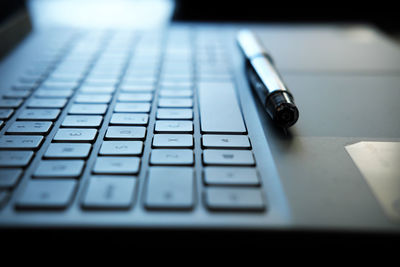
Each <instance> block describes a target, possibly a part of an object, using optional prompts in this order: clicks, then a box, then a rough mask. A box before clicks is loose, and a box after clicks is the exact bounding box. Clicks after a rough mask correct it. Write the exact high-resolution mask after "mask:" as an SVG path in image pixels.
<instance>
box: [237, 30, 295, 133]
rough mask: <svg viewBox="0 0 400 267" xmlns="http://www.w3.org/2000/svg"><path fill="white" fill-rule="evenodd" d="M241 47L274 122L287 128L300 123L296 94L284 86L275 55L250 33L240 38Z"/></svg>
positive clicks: (249, 73)
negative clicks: (274, 60) (274, 62)
mask: <svg viewBox="0 0 400 267" xmlns="http://www.w3.org/2000/svg"><path fill="white" fill-rule="evenodd" d="M237 41H238V43H239V46H240V48H241V50H242V52H243V54H244V56H245V57H246V68H247V74H248V78H249V80H250V83H251V85H252V87H253V88H254V89H255V91H256V94H257V96H258V97H259V99H260V100H261V102H262V104H263V106H264V108H265V110H266V111H267V113H268V114H269V115H270V116H271V118H272V120H273V121H274V122H275V123H276V124H277V125H279V126H281V127H283V128H288V127H290V126H292V125H293V124H295V123H296V121H297V119H298V118H299V111H298V109H297V107H296V105H295V103H294V98H293V95H292V94H291V93H290V91H289V90H288V88H287V87H286V85H285V84H284V83H283V81H282V79H281V77H280V75H279V74H278V71H277V70H276V68H275V66H274V64H273V62H272V58H271V56H270V55H269V54H268V53H267V52H266V51H265V50H264V48H263V47H262V45H261V44H260V42H259V41H258V40H257V38H256V37H255V35H254V34H253V33H252V32H251V31H250V30H241V31H240V32H239V33H238V35H237Z"/></svg>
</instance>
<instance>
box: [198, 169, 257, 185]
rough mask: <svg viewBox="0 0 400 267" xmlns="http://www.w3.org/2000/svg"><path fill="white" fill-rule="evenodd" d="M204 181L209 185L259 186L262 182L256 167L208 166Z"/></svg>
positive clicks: (205, 170)
mask: <svg viewBox="0 0 400 267" xmlns="http://www.w3.org/2000/svg"><path fill="white" fill-rule="evenodd" d="M204 183H205V184H207V185H227V186H257V185H259V184H260V181H259V179H258V175H257V171H256V169H255V168H242V167H206V168H204Z"/></svg>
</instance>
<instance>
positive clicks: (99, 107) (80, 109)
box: [68, 104, 108, 115]
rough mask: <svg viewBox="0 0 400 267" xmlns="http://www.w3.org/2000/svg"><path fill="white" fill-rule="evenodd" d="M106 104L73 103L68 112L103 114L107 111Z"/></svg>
mask: <svg viewBox="0 0 400 267" xmlns="http://www.w3.org/2000/svg"><path fill="white" fill-rule="evenodd" d="M107 107H108V105H107V104H73V105H72V106H71V108H70V109H69V111H68V114H82V115H85V114H88V115H103V114H105V113H106V111H107Z"/></svg>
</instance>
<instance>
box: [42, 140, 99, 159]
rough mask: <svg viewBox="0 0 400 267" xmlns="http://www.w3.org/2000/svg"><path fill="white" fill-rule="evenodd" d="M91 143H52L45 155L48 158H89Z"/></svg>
mask: <svg viewBox="0 0 400 267" xmlns="http://www.w3.org/2000/svg"><path fill="white" fill-rule="evenodd" d="M91 147H92V146H91V145H90V144H68V143H53V144H50V146H49V147H48V149H47V151H46V153H45V154H44V157H46V158H87V157H88V156H89V152H90V148H91Z"/></svg>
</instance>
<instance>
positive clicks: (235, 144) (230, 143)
mask: <svg viewBox="0 0 400 267" xmlns="http://www.w3.org/2000/svg"><path fill="white" fill-rule="evenodd" d="M202 141H203V147H207V148H229V147H232V148H250V141H249V138H248V137H247V136H245V135H203V137H202Z"/></svg>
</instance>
